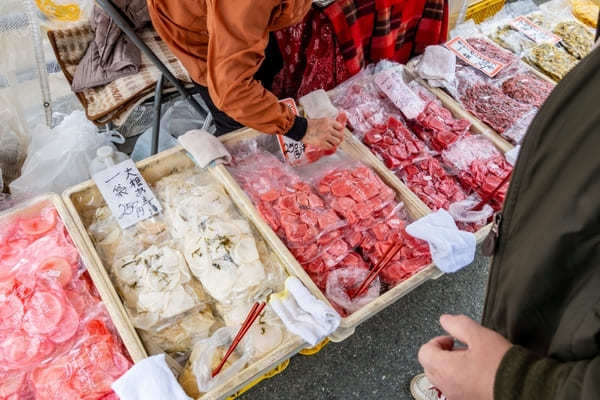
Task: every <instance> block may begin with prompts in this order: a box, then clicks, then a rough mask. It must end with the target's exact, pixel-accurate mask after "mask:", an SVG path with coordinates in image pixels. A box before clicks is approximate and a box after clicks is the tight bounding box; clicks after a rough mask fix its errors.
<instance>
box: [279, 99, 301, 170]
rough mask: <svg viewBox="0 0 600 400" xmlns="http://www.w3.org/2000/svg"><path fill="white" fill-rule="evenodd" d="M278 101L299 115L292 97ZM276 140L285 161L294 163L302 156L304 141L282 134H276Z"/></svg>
mask: <svg viewBox="0 0 600 400" xmlns="http://www.w3.org/2000/svg"><path fill="white" fill-rule="evenodd" d="M280 103H283V104H285V105H286V106H288V107H289V108H290V109H291V110H292V111H293V112H294V114H295V115H299V113H298V107H296V102H295V101H294V100H293V99H283V100H281V101H280ZM277 141H278V142H279V148H280V150H281V153H282V154H283V158H284V159H285V161H286V162H288V163H290V164H292V165H296V164H298V163H299V162H300V161H301V160H302V159H303V158H304V151H305V147H304V143H301V142H297V141H295V140H294V139H290V138H289V137H287V136H284V135H278V136H277Z"/></svg>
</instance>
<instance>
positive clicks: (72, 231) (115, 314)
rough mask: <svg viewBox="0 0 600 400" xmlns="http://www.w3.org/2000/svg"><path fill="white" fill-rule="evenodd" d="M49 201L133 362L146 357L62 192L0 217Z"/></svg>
mask: <svg viewBox="0 0 600 400" xmlns="http://www.w3.org/2000/svg"><path fill="white" fill-rule="evenodd" d="M50 205H51V206H53V207H54V208H55V209H56V211H57V212H58V215H59V217H60V219H61V221H62V223H63V224H64V225H65V228H66V229H67V232H68V233H69V236H70V237H71V240H72V241H73V244H74V245H75V247H76V248H77V251H78V253H79V255H80V257H81V261H82V262H83V265H85V267H86V268H87V271H88V273H89V275H90V278H91V279H92V281H93V282H94V286H96V289H97V290H98V293H99V294H100V297H101V298H102V302H103V303H104V305H105V307H106V309H107V311H108V314H109V316H110V318H111V320H112V322H113V324H114V325H115V328H116V329H117V332H118V333H119V336H120V337H121V340H122V341H123V344H124V345H125V347H126V348H127V351H128V352H129V355H130V357H131V358H132V360H133V361H134V362H138V361H140V360H142V359H144V358H145V357H147V354H146V351H145V350H144V347H143V346H142V342H141V341H140V339H139V337H138V335H137V333H136V332H135V329H134V327H133V325H132V324H131V322H130V320H129V318H128V316H127V313H126V312H125V308H124V307H123V304H122V303H121V301H120V299H119V296H118V295H117V292H116V291H115V289H114V287H113V286H112V284H111V283H110V281H109V280H107V279H105V276H104V275H103V274H102V273H98V271H97V269H96V268H95V267H94V261H93V255H92V254H91V253H90V251H89V249H88V246H87V245H86V244H85V239H84V238H83V237H82V235H81V233H80V231H79V229H78V228H77V226H76V224H75V222H74V221H73V219H72V218H71V215H70V214H69V212H68V211H67V208H66V207H65V204H64V203H63V201H62V200H61V198H60V196H58V195H57V194H46V195H42V196H39V197H36V198H34V199H32V200H30V201H28V202H26V203H24V204H21V205H18V206H17V207H15V208H12V209H10V210H8V211H5V212H4V213H2V214H1V215H0V221H1V220H5V219H8V218H12V217H14V216H16V215H22V214H25V215H26V214H32V213H35V212H37V211H39V210H41V209H42V208H43V207H47V206H50Z"/></svg>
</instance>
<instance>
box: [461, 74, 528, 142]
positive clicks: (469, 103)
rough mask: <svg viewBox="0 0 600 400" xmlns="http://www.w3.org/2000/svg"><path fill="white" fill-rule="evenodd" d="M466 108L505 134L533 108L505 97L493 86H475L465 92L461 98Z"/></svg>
mask: <svg viewBox="0 0 600 400" xmlns="http://www.w3.org/2000/svg"><path fill="white" fill-rule="evenodd" d="M461 101H462V103H463V104H464V106H465V108H466V109H467V110H469V111H470V112H472V113H473V114H474V115H475V116H476V117H477V118H479V119H481V120H482V121H483V122H485V123H487V124H488V125H490V127H492V129H494V130H495V131H496V132H498V133H500V134H503V133H504V132H505V131H506V130H508V129H510V128H511V127H513V126H514V125H515V124H516V123H517V122H518V121H519V120H520V119H521V118H523V117H524V116H525V115H526V114H527V113H528V112H530V111H531V109H532V107H531V106H530V105H527V104H523V103H520V102H518V101H516V100H514V99H512V98H511V97H509V96H507V95H505V94H504V93H503V92H502V90H500V89H498V88H496V87H494V86H491V85H485V84H483V85H475V86H472V87H470V88H469V89H467V90H466V91H465V94H464V96H462V98H461Z"/></svg>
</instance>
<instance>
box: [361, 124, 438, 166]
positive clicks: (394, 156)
mask: <svg viewBox="0 0 600 400" xmlns="http://www.w3.org/2000/svg"><path fill="white" fill-rule="evenodd" d="M362 141H363V143H364V144H365V145H367V146H368V147H369V148H370V149H371V150H372V151H373V152H374V153H375V154H377V155H378V156H379V157H380V158H381V159H382V160H383V162H384V163H385V165H386V166H387V167H388V168H389V169H391V170H393V171H396V170H400V169H402V168H405V167H406V166H408V165H411V164H413V163H415V162H416V161H418V160H422V159H425V158H428V157H429V156H430V152H429V151H428V150H427V148H426V147H425V145H424V144H423V142H421V141H420V140H419V139H418V138H417V137H416V136H415V135H414V134H413V133H412V132H411V131H410V130H409V129H408V128H407V127H406V125H404V124H403V123H402V122H401V121H398V120H396V119H395V118H394V117H390V118H389V119H388V121H387V124H386V125H385V126H383V127H381V128H373V129H371V130H370V131H368V132H367V133H366V134H365V135H364V137H363V139H362Z"/></svg>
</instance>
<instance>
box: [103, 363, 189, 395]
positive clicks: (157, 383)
mask: <svg viewBox="0 0 600 400" xmlns="http://www.w3.org/2000/svg"><path fill="white" fill-rule="evenodd" d="M111 387H112V389H113V390H114V391H115V393H116V394H117V395H118V396H119V398H120V399H121V400H164V399H169V400H192V399H191V398H190V397H188V396H187V395H186V394H185V392H184V391H183V389H182V388H181V386H180V385H179V383H178V382H177V380H176V379H175V377H174V376H173V373H172V372H171V370H170V369H169V367H168V366H167V362H166V360H165V355H164V354H159V355H156V356H152V357H148V358H146V359H145V360H142V361H140V362H139V363H137V364H135V365H134V366H133V367H132V368H131V369H130V370H129V371H127V372H126V373H125V375H123V376H122V377H120V378H119V379H117V380H116V381H115V382H113V384H112V386H111Z"/></svg>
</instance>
